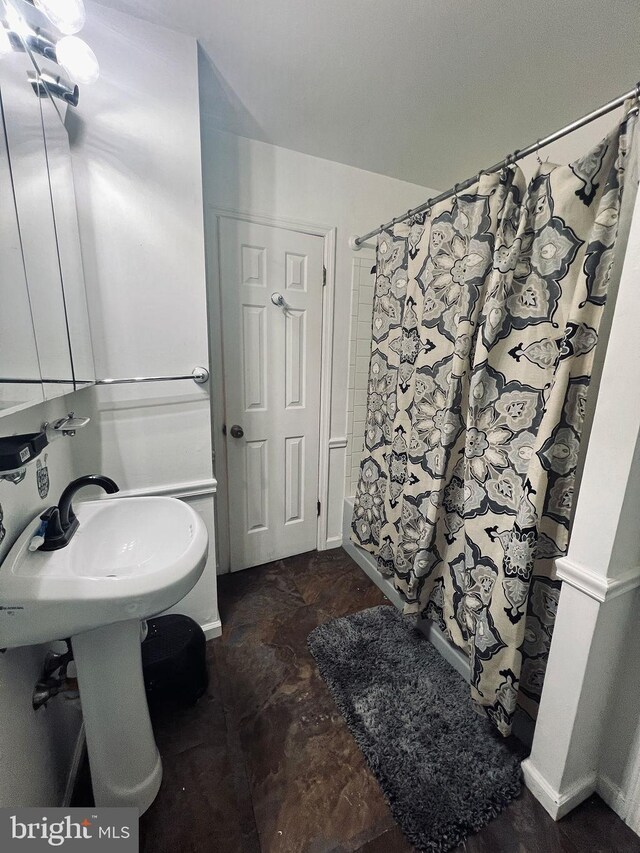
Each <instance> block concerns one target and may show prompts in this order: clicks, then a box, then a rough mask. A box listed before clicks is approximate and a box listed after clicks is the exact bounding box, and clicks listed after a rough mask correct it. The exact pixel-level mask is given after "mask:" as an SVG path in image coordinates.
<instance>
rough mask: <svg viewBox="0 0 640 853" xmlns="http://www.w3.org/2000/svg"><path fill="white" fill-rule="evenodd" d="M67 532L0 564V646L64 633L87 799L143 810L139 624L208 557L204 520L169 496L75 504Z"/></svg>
mask: <svg viewBox="0 0 640 853" xmlns="http://www.w3.org/2000/svg"><path fill="white" fill-rule="evenodd" d="M75 515H76V516H77V519H78V521H79V526H78V527H77V529H76V531H75V533H74V534H73V538H71V539H70V540H69V542H68V544H67V545H65V546H64V547H62V548H60V549H59V550H55V551H29V543H30V541H31V539H32V537H33V536H34V534H35V533H36V531H37V529H38V527H39V524H40V519H39V518H36V519H34V520H33V522H32V523H31V524H30V525H29V526H28V527H27V529H26V530H25V531H24V533H23V534H22V535H21V536H20V538H19V539H18V540H17V542H16V543H15V545H14V546H13V548H12V549H11V551H10V552H9V554H8V555H7V557H6V558H5V560H4V562H3V563H2V565H1V566H0V647H5V646H25V645H32V644H35V643H43V642H50V641H52V640H57V639H63V638H66V637H70V638H71V648H72V651H73V659H74V661H75V665H76V670H77V675H78V687H79V690H80V701H81V703H82V713H83V717H84V724H85V732H86V738H87V750H88V753H89V764H90V767H91V782H92V787H93V794H94V799H95V804H96V806H134V807H136V808H138V809H139V810H140V813H142V812H144V811H145V810H146V809H147V808H148V807H149V806H150V805H151V803H152V802H153V800H154V798H155V796H156V794H157V793H158V789H159V788H160V782H161V781H162V762H161V760H160V755H159V753H158V748H157V746H156V743H155V740H154V737H153V729H152V728H151V720H150V718H149V708H148V706H147V700H146V694H145V689H144V679H143V673H142V655H141V650H140V643H141V639H142V636H143V635H144V620H145V619H147V618H148V617H150V616H155V615H156V614H158V613H161V612H162V611H163V610H166V609H167V608H169V607H171V606H172V605H174V604H176V603H177V602H178V601H180V599H181V598H183V597H184V596H185V595H186V594H187V593H188V592H189V590H191V588H192V587H193V586H194V584H195V583H196V581H197V580H198V578H199V577H200V575H201V574H202V570H203V569H204V564H205V562H206V556H207V547H208V536H207V530H206V527H205V525H204V522H203V521H202V519H201V518H200V516H199V515H198V513H197V512H195V510H193V509H192V508H191V507H190V506H188V505H187V504H185V503H183V502H182V501H179V500H176V499H175V498H166V497H156V498H153V497H152V498H143V497H140V498H118V499H110V500H100V501H87V502H85V503H81V504H78V506H77V507H76V508H75Z"/></svg>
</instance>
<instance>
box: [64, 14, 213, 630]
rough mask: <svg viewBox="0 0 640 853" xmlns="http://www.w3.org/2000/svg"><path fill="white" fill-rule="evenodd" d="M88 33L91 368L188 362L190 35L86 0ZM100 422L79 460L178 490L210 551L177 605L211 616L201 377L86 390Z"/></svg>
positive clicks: (75, 140)
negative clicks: (94, 68) (96, 71)
mask: <svg viewBox="0 0 640 853" xmlns="http://www.w3.org/2000/svg"><path fill="white" fill-rule="evenodd" d="M83 38H85V39H86V40H87V41H88V43H89V44H91V46H92V48H93V49H94V50H95V52H96V54H97V56H98V58H99V61H100V79H99V80H98V82H97V83H95V84H94V85H93V86H87V87H84V88H83V91H82V93H81V100H80V106H79V108H78V110H76V111H75V112H74V114H73V116H70V118H69V120H70V122H71V124H70V134H71V138H72V155H73V166H74V178H75V184H76V195H77V198H78V213H79V220H80V236H81V241H82V252H83V260H84V266H85V276H86V283H87V292H88V301H89V313H90V318H91V331H92V338H93V344H94V351H95V362H96V374H97V376H98V378H109V377H111V378H113V377H130V376H158V375H175V374H186V373H190V372H191V370H192V369H193V367H195V366H196V365H204V366H207V365H208V363H209V355H208V337H207V320H206V317H207V306H206V289H205V261H204V238H203V214H202V175H201V158H200V116H199V104H198V69H197V45H196V42H195V39H192V38H190V37H188V36H184V35H181V34H178V33H174V32H170V31H169V30H166V29H164V28H162V27H157V26H154V25H152V24H149V23H146V22H144V21H140V20H138V19H136V18H132V17H130V16H128V15H123V14H121V13H119V12H115V11H113V10H110V9H106V8H104V7H103V6H99V5H97V4H94V3H91V4H90V5H89V6H88V11H87V24H86V27H85V29H84V30H83ZM79 399H81V403H80V402H78V404H77V406H78V411H80V406H82V413H83V414H84V413H86V414H89V415H92V416H93V418H94V423H95V425H96V429H95V430H94V431H93V433H92V435H91V436H90V437H87V439H86V440H81V441H80V442H79V443H78V451H79V452H80V453H81V454H82V459H83V463H84V468H85V469H86V470H89V469H91V470H96V471H99V472H101V473H104V474H107V475H108V476H110V477H113V478H114V479H115V480H116V482H117V483H118V484H119V486H120V488H121V489H122V490H123V491H124V492H126V493H134V494H158V493H163V494H174V495H179V496H182V497H185V498H186V499H188V500H189V501H190V502H192V503H193V505H194V507H195V508H196V509H197V510H198V511H199V512H200V513H201V514H202V516H203V518H204V520H205V522H206V524H207V527H208V528H209V530H210V533H211V536H210V539H211V547H210V558H209V562H208V564H207V568H206V569H205V573H204V575H203V577H202V579H201V580H200V581H199V583H198V585H197V587H196V591H195V592H194V593H193V594H192V595H191V596H189V598H188V600H187V601H186V602H183V603H182V604H181V605H180V606H179V607H178V608H177V609H178V610H179V611H180V612H186V613H187V615H190V616H192V617H193V618H195V619H197V620H198V621H199V622H200V624H202V625H203V626H206V627H207V628H208V629H209V631H210V632H212V631H215V630H216V629H217V628H219V622H218V612H217V602H216V587H215V542H214V537H213V528H214V503H213V501H214V494H215V481H214V480H213V474H212V459H211V425H210V401H209V391H208V385H196V384H195V383H194V382H192V381H190V380H188V381H176V382H158V383H152V384H145V385H122V386H113V387H101V388H96V389H89V390H86V391H83V392H81V397H79Z"/></svg>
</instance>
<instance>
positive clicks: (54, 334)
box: [1, 52, 74, 399]
mask: <svg viewBox="0 0 640 853" xmlns="http://www.w3.org/2000/svg"><path fill="white" fill-rule="evenodd" d="M29 62H30V59H29V57H28V56H27V55H26V54H24V53H20V52H15V53H10V54H7V55H5V56H3V57H2V60H1V67H2V97H3V113H4V123H5V136H6V140H7V147H8V152H9V163H10V168H11V174H12V177H13V187H14V193H15V201H16V208H17V213H18V226H19V229H20V237H21V242H22V253H23V259H24V266H25V271H26V277H27V289H28V294H29V301H30V304H31V314H32V318H33V327H34V330H35V338H36V343H37V349H38V355H39V361H40V372H41V378H42V383H43V392H44V396H45V398H46V399H50V398H52V397H57V396H59V395H60V394H67V393H69V392H71V391H73V390H74V376H73V364H72V359H71V348H70V344H69V336H68V323H67V316H66V310H65V304H64V291H63V287H62V277H61V269H60V258H59V255H58V246H57V241H56V226H55V221H54V217H53V204H52V199H51V189H50V186H49V177H48V166H47V152H46V148H45V145H44V133H43V124H42V99H41V98H40V97H38V95H37V94H36V93H35V92H34V90H33V88H32V86H31V84H30V83H29V80H28V78H27V67H28V66H27V64H28V63H29ZM32 67H33V66H32Z"/></svg>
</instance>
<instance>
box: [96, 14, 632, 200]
mask: <svg viewBox="0 0 640 853" xmlns="http://www.w3.org/2000/svg"><path fill="white" fill-rule="evenodd" d="M102 3H103V5H107V6H110V7H112V8H114V9H119V10H120V11H123V12H128V13H129V14H132V15H135V16H137V17H139V18H143V19H145V20H148V21H152V22H154V23H158V24H162V25H164V26H166V27H169V28H171V29H174V30H179V31H181V32H184V33H188V34H190V35H192V36H195V37H196V38H197V39H198V40H199V42H200V44H201V47H202V51H203V54H202V60H203V61H202V63H201V66H202V72H203V73H202V81H201V94H202V110H203V112H205V113H207V114H208V115H209V116H210V118H211V120H212V122H213V123H214V125H215V126H216V127H218V128H220V129H222V130H227V131H230V132H232V133H236V134H239V135H241V136H248V137H250V138H254V139H259V140H262V141H264V142H271V143H273V144H275V145H280V146H283V147H285V148H292V149H294V150H296V151H302V152H304V153H307V154H313V155H316V156H319V157H325V158H327V159H329V160H335V161H337V162H340V163H346V164H349V165H352V166H358V167H360V168H362V169H369V170H371V171H373V172H380V173H382V174H385V175H391V176H392V177H395V178H402V179H404V180H407V181H412V182H414V183H418V184H423V185H425V186H429V187H435V188H445V187H448V186H450V185H451V184H452V183H453V182H454V181H456V180H461V179H462V178H464V177H466V176H467V175H469V174H471V173H473V172H476V171H478V169H479V168H481V167H483V166H488V165H490V164H491V163H493V162H495V161H496V160H498V159H500V158H501V157H502V156H504V155H505V154H507V153H508V152H509V151H511V150H513V149H515V148H522V147H524V146H525V145H527V144H528V143H530V142H532V141H534V140H535V139H537V138H539V137H541V136H544V135H545V134H546V133H549V132H551V131H553V130H555V129H557V128H558V127H560V126H562V125H564V124H566V123H568V122H569V121H571V120H572V119H574V118H577V117H579V116H581V115H582V114H584V113H586V112H588V111H590V110H592V109H594V108H595V107H597V106H599V105H600V104H602V103H604V102H605V101H608V100H610V99H611V98H613V97H615V96H617V95H619V94H621V93H622V92H624V91H626V90H629V89H631V88H632V87H633V85H634V84H635V82H636V81H637V80H638V79H640V53H639V52H638V44H640V3H639V2H638V0H609V2H604V0H511V2H508V0H449V2H447V0H187V2H185V0H102Z"/></svg>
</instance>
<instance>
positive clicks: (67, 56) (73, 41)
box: [56, 36, 100, 84]
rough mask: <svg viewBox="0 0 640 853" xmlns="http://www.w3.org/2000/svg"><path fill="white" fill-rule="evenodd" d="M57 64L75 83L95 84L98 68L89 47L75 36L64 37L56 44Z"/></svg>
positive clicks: (98, 72)
mask: <svg viewBox="0 0 640 853" xmlns="http://www.w3.org/2000/svg"><path fill="white" fill-rule="evenodd" d="M56 56H57V58H58V64H59V65H62V67H63V68H64V69H65V71H66V72H67V74H69V76H70V77H71V78H72V79H73V80H75V82H76V83H84V84H88V83H95V82H96V80H97V79H98V77H99V76H100V66H99V65H98V60H97V59H96V55H95V53H94V52H93V51H92V50H91V48H90V47H89V45H88V44H87V43H86V42H85V41H82V39H79V38H78V37H77V36H65V37H64V38H61V39H60V41H59V42H58V43H57V44H56Z"/></svg>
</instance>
